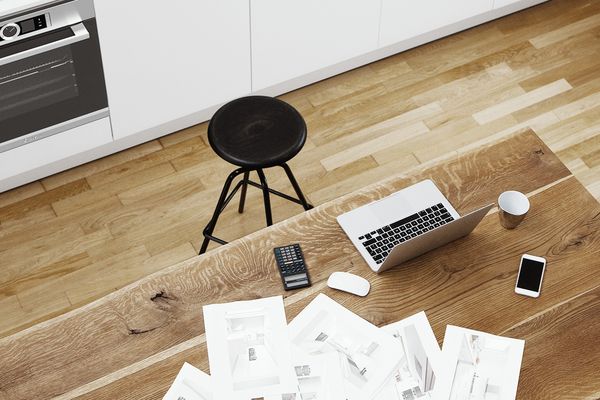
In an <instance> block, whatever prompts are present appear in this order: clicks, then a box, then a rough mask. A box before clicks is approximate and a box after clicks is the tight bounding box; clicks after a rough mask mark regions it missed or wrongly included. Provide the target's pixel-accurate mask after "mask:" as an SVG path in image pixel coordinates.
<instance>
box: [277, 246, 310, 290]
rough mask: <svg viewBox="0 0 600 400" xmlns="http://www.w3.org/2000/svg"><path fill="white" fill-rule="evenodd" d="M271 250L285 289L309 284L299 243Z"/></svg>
mask: <svg viewBox="0 0 600 400" xmlns="http://www.w3.org/2000/svg"><path fill="white" fill-rule="evenodd" d="M273 251H274V252H275V260H276V261H277V266H278V267H279V274H280V275H281V280H282V281H283V288H284V289H285V290H292V289H299V288H303V287H307V286H310V278H309V277H308V271H307V270H306V264H305V263H304V257H303V256H302V250H301V249H300V245H299V244H297V243H296V244H291V245H289V246H282V247H275V249H273Z"/></svg>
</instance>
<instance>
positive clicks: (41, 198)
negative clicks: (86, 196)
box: [0, 179, 91, 221]
mask: <svg viewBox="0 0 600 400" xmlns="http://www.w3.org/2000/svg"><path fill="white" fill-rule="evenodd" d="M90 189H91V187H90V185H88V183H87V181H86V180H85V179H79V180H77V181H74V182H71V183H68V184H66V185H63V186H59V187H57V188H56V189H52V190H49V191H47V192H43V193H39V194H37V195H35V196H32V197H28V198H26V199H24V200H22V201H19V202H17V203H12V204H9V205H6V206H4V207H2V208H0V221H5V220H8V219H19V218H20V217H23V216H24V215H26V214H27V213H28V212H29V211H31V210H35V209H37V208H41V207H44V206H47V205H49V204H51V203H53V202H55V201H58V200H61V199H64V198H67V197H71V196H75V195H77V194H79V193H82V192H85V191H87V190H90Z"/></svg>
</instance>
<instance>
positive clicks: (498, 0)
mask: <svg viewBox="0 0 600 400" xmlns="http://www.w3.org/2000/svg"><path fill="white" fill-rule="evenodd" d="M519 1H521V0H494V8H500V7H504V6H507V5H509V4H513V3H518V2H519Z"/></svg>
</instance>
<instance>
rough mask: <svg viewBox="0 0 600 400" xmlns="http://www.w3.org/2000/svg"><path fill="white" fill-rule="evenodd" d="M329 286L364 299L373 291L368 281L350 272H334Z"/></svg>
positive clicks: (330, 277) (328, 282)
mask: <svg viewBox="0 0 600 400" xmlns="http://www.w3.org/2000/svg"><path fill="white" fill-rule="evenodd" d="M327 286H329V287H330V288H332V289H337V290H342V291H344V292H348V293H352V294H355V295H357V296H362V297H364V296H366V295H367V294H368V293H369V290H370V289H371V284H370V283H369V281H368V280H366V279H365V278H363V277H360V276H358V275H354V274H351V273H349V272H334V273H333V274H331V275H330V276H329V279H327Z"/></svg>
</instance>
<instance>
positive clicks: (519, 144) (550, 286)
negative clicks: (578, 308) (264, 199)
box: [0, 132, 600, 399]
mask: <svg viewBox="0 0 600 400" xmlns="http://www.w3.org/2000/svg"><path fill="white" fill-rule="evenodd" d="M569 176H570V172H569V171H568V170H567V168H566V167H565V166H564V165H563V164H562V163H561V162H560V160H559V159H558V158H557V157H556V156H555V155H554V154H553V153H552V152H551V151H550V150H549V148H548V147H547V146H546V145H545V144H544V143H543V142H542V141H541V140H540V139H539V138H538V137H537V136H535V135H534V134H533V133H531V132H526V133H523V134H519V135H516V136H514V137H512V138H510V139H509V140H506V141H503V142H500V143H496V144H493V145H489V146H487V147H482V148H479V149H478V150H474V151H473V152H471V153H466V154H464V155H462V156H460V157H458V158H455V159H451V160H448V161H446V162H443V163H441V164H434V165H432V166H430V167H428V168H420V169H417V170H415V171H413V173H411V174H410V175H404V174H400V175H397V176H395V177H393V178H390V179H387V180H386V181H384V182H381V183H378V184H374V185H372V186H370V187H368V188H365V189H363V190H360V191H358V192H355V193H352V194H349V195H347V196H344V197H342V198H340V199H336V200H334V201H332V202H329V203H326V204H324V205H321V206H319V207H317V208H316V209H314V210H312V211H310V212H307V213H304V214H302V215H299V216H296V217H293V218H290V219H288V220H286V221H284V222H281V223H279V224H276V225H274V226H273V227H271V228H268V229H264V230H261V231H259V232H256V233H254V234H251V235H249V236H247V237H245V238H243V239H240V240H237V241H235V242H233V243H231V244H229V245H227V246H222V247H220V248H218V249H216V250H215V251H212V252H209V253H208V254H206V255H204V256H202V257H198V258H195V259H192V260H190V261H187V262H184V263H182V264H180V265H177V266H174V267H171V268H168V269H166V270H162V271H160V272H158V273H157V274H155V275H152V276H150V277H149V278H145V279H143V280H141V281H139V282H137V283H135V284H133V285H132V286H129V287H127V288H125V289H122V290H120V291H118V292H116V293H114V294H112V295H109V296H107V297H105V298H103V299H101V300H99V301H97V302H95V303H92V304H90V305H88V306H84V307H81V308H79V309H77V310H75V311H74V312H72V313H69V314H67V315H65V316H64V317H59V318H57V319H55V320H52V321H50V322H48V323H46V324H39V325H38V326H36V327H34V328H32V329H30V330H26V331H23V332H21V333H17V334H15V335H12V336H10V337H7V338H5V339H2V340H0V356H2V357H3V358H4V359H5V360H6V364H5V365H6V366H7V367H5V368H4V371H2V372H3V373H2V375H1V376H0V387H1V388H2V390H3V391H4V393H6V395H7V396H9V398H11V399H19V398H31V397H35V398H45V397H52V396H58V395H61V394H64V393H68V392H71V391H77V389H78V388H79V387H82V386H85V385H86V384H89V383H90V382H94V381H96V380H100V381H102V378H103V377H105V376H107V375H110V374H115V375H111V376H120V374H121V373H122V372H121V373H119V372H118V371H120V370H125V371H126V370H127V368H128V367H130V366H131V365H136V363H140V362H142V363H143V360H145V359H148V358H149V357H150V358H151V357H153V356H154V355H155V354H157V353H161V352H165V351H166V352H168V351H169V349H172V348H174V347H175V349H177V346H178V345H181V344H182V343H186V342H187V341H190V340H192V341H195V340H197V339H195V338H198V337H199V336H200V337H201V335H202V334H203V332H204V326H203V321H202V315H201V314H202V313H201V307H202V306H203V305H204V304H207V303H213V302H225V301H234V300H240V299H252V298H260V297H264V296H267V295H276V294H283V290H282V288H281V282H280V278H279V276H278V274H277V272H276V269H275V267H274V260H273V259H272V257H273V256H272V251H271V249H272V247H273V246H277V245H281V244H285V243H289V242H296V241H297V242H300V243H301V245H302V247H303V250H304V253H305V257H306V261H307V264H308V265H309V267H311V276H312V279H313V282H314V285H313V288H311V290H308V291H299V292H297V293H296V294H292V295H291V296H289V297H287V298H286V305H287V310H288V318H291V317H293V316H294V315H295V314H296V313H297V312H298V311H299V310H301V309H302V308H303V307H304V306H305V305H306V303H307V302H308V301H310V299H311V298H312V297H313V296H314V294H315V293H317V292H319V291H322V292H324V293H327V294H329V295H331V296H333V297H334V298H335V299H337V300H338V301H340V302H341V303H343V304H344V305H346V306H347V307H349V308H351V309H352V310H354V311H355V312H358V313H359V314H360V315H362V316H363V317H365V318H367V319H368V320H370V321H371V322H373V323H376V324H378V325H381V324H384V323H387V322H391V321H393V320H396V319H399V318H401V317H402V316H406V315H408V314H409V313H412V312H415V311H418V310H420V309H423V308H424V309H426V310H427V311H428V313H431V315H430V319H431V321H432V324H433V327H434V330H435V332H436V333H437V334H438V337H439V334H440V333H441V330H442V328H443V325H444V324H445V323H448V322H449V321H452V322H453V323H458V324H463V325H469V326H471V327H475V328H482V329H485V330H488V331H492V332H498V331H501V330H503V329H507V328H509V327H511V326H514V325H515V324H517V323H518V322H520V321H522V320H523V319H525V318H527V317H529V316H531V315H533V314H535V313H536V312H541V311H543V310H544V309H546V308H547V307H551V306H553V305H555V304H556V303H557V302H560V301H564V300H567V299H568V298H571V297H573V296H575V295H576V294H578V293H580V291H581V290H588V289H591V288H593V287H595V285H598V284H599V283H600V281H599V278H596V277H595V275H594V272H595V269H594V268H590V265H597V261H596V259H597V258H598V252H600V237H599V234H598V228H599V222H600V221H599V218H600V208H599V206H598V204H597V202H596V201H595V200H594V199H593V198H592V197H591V196H590V195H589V194H588V193H587V192H586V191H585V190H584V189H583V187H582V186H581V185H580V184H579V183H578V182H577V181H576V180H575V179H574V178H569ZM426 177H431V178H433V179H434V180H435V181H436V182H438V185H439V186H440V189H441V190H442V191H443V192H444V193H445V194H446V195H447V196H448V198H449V200H450V201H451V202H452V203H453V204H454V205H455V206H456V208H457V209H458V210H459V212H465V211H468V210H471V209H473V208H476V207H478V206H480V205H483V204H486V203H489V202H491V201H494V199H495V198H496V196H497V194H498V193H499V192H501V191H502V190H505V189H508V188H514V189H517V190H521V191H523V192H526V193H533V192H536V193H537V194H534V195H533V196H532V204H533V208H532V213H531V215H530V216H528V219H527V220H526V222H525V223H524V224H523V225H522V226H521V227H520V228H519V229H518V230H515V231H506V230H504V229H502V228H500V226H499V224H498V222H497V215H495V214H492V215H490V216H488V217H487V218H486V219H485V220H484V223H483V226H481V227H480V228H479V229H478V231H477V232H476V233H474V234H473V235H472V236H471V237H469V238H466V239H463V240H461V241H458V242H456V243H455V244H453V245H451V246H448V247H446V248H444V249H438V250H436V251H433V252H431V253H428V254H427V255H425V256H423V257H420V258H419V259H416V260H414V261H411V262H408V263H406V264H405V265H403V266H402V267H401V268H397V269H394V270H391V271H389V272H388V273H385V274H382V275H378V276H376V275H374V274H372V273H371V272H370V270H369V269H368V267H367V266H366V264H365V263H364V261H362V259H361V258H360V256H358V254H357V252H356V250H355V249H354V247H353V246H352V244H351V243H350V241H349V240H348V239H347V238H346V236H345V235H344V233H343V232H342V230H341V228H340V227H339V226H338V225H337V224H336V222H335V217H336V216H337V215H339V214H340V213H342V212H344V211H347V210H349V209H351V208H354V207H356V206H359V205H362V204H365V203H367V202H369V201H372V200H375V199H378V198H381V197H383V196H385V195H388V194H390V193H392V192H394V191H396V190H398V189H400V188H402V187H405V186H407V185H410V184H411V183H414V182H416V181H419V180H422V179H424V178H426ZM557 182H558V183H557ZM582 210H584V211H582ZM557 232H560V234H558V235H557ZM527 249H529V250H532V251H534V252H536V254H538V253H539V254H543V255H546V257H548V258H549V263H551V265H553V266H554V267H555V270H556V271H557V272H556V273H555V275H549V276H548V277H547V280H546V283H545V288H544V294H545V295H546V297H545V299H546V301H541V302H538V303H536V304H535V305H534V306H533V307H530V309H529V310H528V311H527V312H526V313H523V310H522V307H521V305H522V299H521V298H518V296H515V295H514V294H513V293H512V285H513V282H514V276H515V273H516V269H515V268H516V263H517V262H518V255H519V254H521V253H522V252H523V251H525V250H527ZM595 263H596V264H595ZM317 266H318V267H317ZM335 270H348V271H352V272H354V273H358V274H360V275H364V276H367V277H368V278H369V280H370V281H371V284H372V288H373V289H372V290H373V292H372V294H371V295H370V297H369V301H367V302H365V301H362V300H357V299H356V298H352V297H351V296H349V295H346V294H341V293H333V291H332V290H331V289H328V288H326V287H325V281H326V279H327V277H328V275H329V274H330V273H331V272H332V271H335ZM572 274H574V275H575V276H577V277H578V278H577V280H572V281H571V282H567V283H565V281H568V279H567V278H568V277H569V276H572ZM399 288H402V290H399ZM484 298H485V299H488V298H489V299H493V301H489V302H486V303H485V304H482V299H484ZM490 313H495V318H494V319H490V318H489V314H490ZM90 338H94V340H90ZM184 349H185V346H184ZM175 352H177V350H175ZM168 358H169V357H166V358H164V360H166V359H168ZM159 361H160V362H162V360H159ZM33 365H35V368H34V369H32V368H31V366H33ZM57 365H60V368H56V366H57ZM152 365H153V364H152ZM146 367H147V368H148V369H153V368H150V366H146ZM143 369H146V368H143ZM140 373H142V372H140ZM125 374H126V373H125ZM169 376H172V375H169ZM122 379H129V378H127V377H126V376H124V377H122ZM131 379H133V378H131ZM102 382H103V381H102ZM159 382H163V380H159ZM109 383H112V382H104V384H103V385H102V389H98V390H108V387H109V386H110V385H109V386H106V385H108V384H109ZM104 386H106V388H104ZM91 387H93V385H92V386H91ZM110 387H113V386H110ZM151 387H154V388H155V389H154V392H153V393H152V394H151V395H150V394H149V396H150V397H149V398H160V396H161V395H162V393H164V392H163V391H164V389H165V387H164V386H162V387H160V388H159V387H158V385H157V386H155V385H151ZM114 390H116V389H114ZM138 391H139V390H138ZM138 391H136V392H138ZM74 393H75V392H74ZM112 396H116V397H118V396H117V394H116V392H112ZM109 397H110V396H109ZM131 398H133V397H131Z"/></svg>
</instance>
